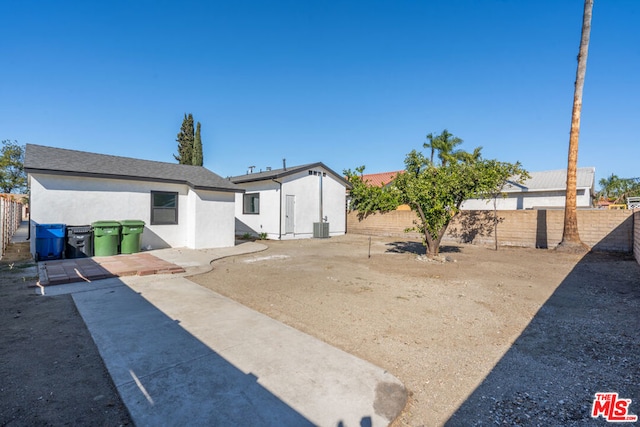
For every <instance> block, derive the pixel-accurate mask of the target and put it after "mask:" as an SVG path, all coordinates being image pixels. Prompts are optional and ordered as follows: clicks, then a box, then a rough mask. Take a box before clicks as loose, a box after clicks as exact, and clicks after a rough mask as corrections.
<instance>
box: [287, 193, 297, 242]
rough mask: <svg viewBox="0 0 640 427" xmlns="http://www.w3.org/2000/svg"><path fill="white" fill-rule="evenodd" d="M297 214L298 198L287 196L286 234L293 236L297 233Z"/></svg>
mask: <svg viewBox="0 0 640 427" xmlns="http://www.w3.org/2000/svg"><path fill="white" fill-rule="evenodd" d="M295 212H296V196H294V195H290V194H287V198H286V202H285V207H284V216H285V218H284V232H285V234H291V233H294V232H295V225H296V222H295Z"/></svg>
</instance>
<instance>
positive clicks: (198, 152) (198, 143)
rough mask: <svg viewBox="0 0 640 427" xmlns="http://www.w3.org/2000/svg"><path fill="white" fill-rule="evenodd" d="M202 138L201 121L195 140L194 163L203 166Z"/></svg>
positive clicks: (197, 126) (197, 127)
mask: <svg viewBox="0 0 640 427" xmlns="http://www.w3.org/2000/svg"><path fill="white" fill-rule="evenodd" d="M202 160H203V156H202V139H201V138H200V122H198V124H197V125H196V136H195V139H194V140H193V165H194V166H202Z"/></svg>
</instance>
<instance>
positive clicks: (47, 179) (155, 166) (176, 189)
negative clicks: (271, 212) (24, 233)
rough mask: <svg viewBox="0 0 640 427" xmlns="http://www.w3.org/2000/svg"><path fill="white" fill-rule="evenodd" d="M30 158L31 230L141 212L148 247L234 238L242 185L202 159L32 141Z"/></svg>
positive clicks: (214, 243) (225, 242)
mask: <svg viewBox="0 0 640 427" xmlns="http://www.w3.org/2000/svg"><path fill="white" fill-rule="evenodd" d="M24 166H25V171H26V172H27V174H28V183H29V188H30V190H31V193H30V199H29V202H30V209H31V235H32V236H35V235H36V234H35V233H36V227H35V226H36V225H37V224H51V223H62V224H67V225H88V224H91V223H92V222H95V221H101V220H115V221H118V220H126V219H137V220H143V221H144V222H145V223H146V226H145V228H144V231H143V234H142V247H143V248H153V249H157V248H166V247H188V248H192V249H201V248H214V247H226V246H233V245H234V244H235V233H234V223H235V197H236V193H238V194H239V193H242V189H240V188H239V187H237V186H236V185H234V184H233V183H231V182H229V181H228V180H226V179H224V178H222V177H220V176H218V175H216V174H215V173H213V172H211V171H209V170H207V169H205V168H203V167H201V166H189V165H179V164H175V163H163V162H155V161H148V160H138V159H132V158H128V157H116V156H109V155H104V154H95V153H87V152H83V151H75V150H66V149H60V148H52V147H45V146H40V145H32V144H27V146H26V151H25V161H24ZM35 242H36V239H31V251H32V253H34V252H35Z"/></svg>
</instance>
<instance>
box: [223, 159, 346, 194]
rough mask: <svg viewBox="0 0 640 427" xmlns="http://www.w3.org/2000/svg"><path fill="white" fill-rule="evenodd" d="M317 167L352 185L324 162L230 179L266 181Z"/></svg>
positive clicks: (233, 180)
mask: <svg viewBox="0 0 640 427" xmlns="http://www.w3.org/2000/svg"><path fill="white" fill-rule="evenodd" d="M317 167H322V168H324V169H325V170H326V171H327V172H329V173H331V174H332V175H333V176H334V177H335V178H336V179H337V180H338V181H340V182H341V183H342V184H344V186H345V187H347V188H350V187H351V184H349V182H347V180H345V179H344V177H343V176H342V175H339V174H337V173H335V172H334V171H333V170H331V169H330V168H328V167H327V166H326V165H325V164H324V163H322V162H316V163H308V164H306V165H299V166H292V167H287V168H286V169H273V170H270V171H265V172H256V173H248V174H245V175H238V176H232V177H231V178H229V179H230V180H231V182H233V183H235V184H242V183H246V182H256V181H266V180H271V179H278V178H282V177H285V176H288V175H292V174H294V173H298V172H302V171H306V170H309V169H313V168H317Z"/></svg>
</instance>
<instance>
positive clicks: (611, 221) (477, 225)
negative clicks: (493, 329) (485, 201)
mask: <svg viewBox="0 0 640 427" xmlns="http://www.w3.org/2000/svg"><path fill="white" fill-rule="evenodd" d="M497 216H498V224H497V236H498V245H500V246H521V247H530V248H553V247H555V246H556V245H557V244H558V243H560V240H561V239H562V228H563V222H564V211H563V210H561V209H557V210H555V209H554V210H551V209H549V210H516V211H497ZM416 219H417V216H416V214H415V213H414V212H413V211H393V212H389V213H385V214H373V215H369V216H368V217H366V218H364V219H363V220H360V219H358V213H357V212H350V213H349V214H348V216H347V232H348V233H354V234H367V235H377V236H398V237H400V236H406V237H412V238H421V236H420V235H418V234H417V233H414V232H411V233H405V232H404V230H405V229H406V228H409V227H411V226H412V225H413V221H414V220H416ZM493 221H494V213H493V211H462V212H460V213H459V214H458V216H456V218H454V220H453V221H452V222H451V223H450V224H449V227H448V228H447V233H446V234H445V237H444V238H443V242H444V243H447V242H448V243H472V244H478V245H487V246H493V245H494V239H495V235H494V222H493ZM634 223H635V224H640V210H635V212H634V211H630V210H595V209H594V210H579V211H578V231H579V233H580V238H581V239H582V241H583V242H584V243H586V244H587V245H589V246H590V247H591V248H592V249H593V250H596V251H606V252H634V254H635V256H636V259H637V260H638V262H640V225H639V226H637V227H635V228H636V229H635V230H634Z"/></svg>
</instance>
